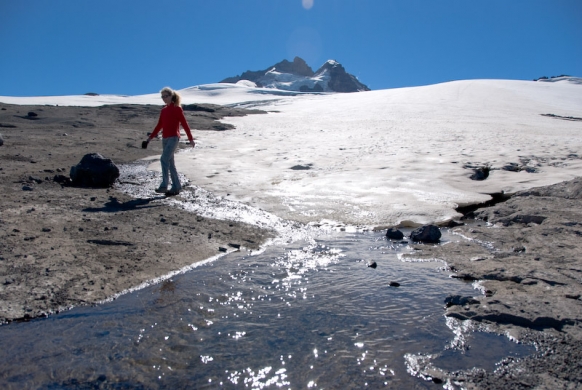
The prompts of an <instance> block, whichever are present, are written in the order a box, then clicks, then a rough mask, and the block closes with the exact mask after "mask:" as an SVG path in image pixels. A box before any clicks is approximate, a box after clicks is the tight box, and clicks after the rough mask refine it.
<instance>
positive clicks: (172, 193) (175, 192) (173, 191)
mask: <svg viewBox="0 0 582 390" xmlns="http://www.w3.org/2000/svg"><path fill="white" fill-rule="evenodd" d="M179 193H180V190H174V189H171V190H170V191H168V192H166V196H176V195H178V194H179Z"/></svg>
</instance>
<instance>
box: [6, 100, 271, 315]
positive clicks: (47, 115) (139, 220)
mask: <svg viewBox="0 0 582 390" xmlns="http://www.w3.org/2000/svg"><path fill="white" fill-rule="evenodd" d="M189 108H190V109H189V110H188V111H186V117H187V119H188V121H189V123H190V125H191V127H192V128H193V129H196V130H194V136H195V137H196V132H197V131H207V130H209V131H216V130H224V129H225V128H226V127H227V126H225V125H224V124H222V123H220V122H219V121H218V119H220V118H221V117H222V116H224V115H229V116H232V115H244V114H245V113H246V112H243V111H241V110H233V109H227V108H220V107H217V106H209V105H203V106H195V107H189ZM160 109H161V107H159V106H132V105H125V106H104V107H97V108H82V107H53V106H28V107H27V106H12V105H6V104H0V134H2V139H3V141H4V144H3V146H1V147H0V194H1V201H0V321H3V322H6V321H13V320H22V319H29V318H34V317H38V316H42V315H45V314H48V313H54V312H58V311H60V310H63V309H65V308H69V307H71V306H77V305H85V304H93V303H96V302H100V301H102V300H104V299H107V298H110V297H112V296H114V295H116V294H118V293H120V292H122V291H124V290H126V289H129V288H132V287H135V286H137V285H139V284H141V283H144V282H147V281H149V280H152V279H154V278H157V277H160V276H163V275H166V274H168V273H169V272H172V271H176V270H178V269H180V268H183V267H185V266H188V265H190V264H192V263H195V262H197V261H200V260H204V259H207V258H209V257H212V256H215V255H217V254H220V253H222V252H223V251H224V250H225V249H226V250H233V249H234V248H238V247H239V246H240V247H242V248H250V249H256V248H258V247H259V246H260V245H261V244H262V243H263V242H264V241H265V240H266V239H268V238H269V237H271V236H272V235H273V233H272V232H269V231H264V230H260V229H258V228H256V227H253V226H248V225H245V224H241V223H236V222H228V221H220V220H214V219H208V218H203V217H201V216H198V215H195V214H192V213H189V212H185V211H183V210H180V209H178V208H175V207H170V206H167V205H163V204H161V203H160V202H157V201H156V200H157V199H159V198H163V196H160V195H158V194H155V193H153V192H152V193H151V196H150V197H148V198H145V199H139V200H136V199H133V198H131V197H129V196H128V195H124V193H122V192H120V191H118V190H116V189H115V187H113V188H110V189H98V188H78V187H74V186H68V185H62V183H61V182H60V180H59V179H58V176H59V175H61V176H68V175H69V171H70V168H71V167H72V166H73V165H76V164H77V163H79V161H80V160H81V158H82V157H83V156H84V155H85V154H87V153H94V152H95V153H100V154H101V155H103V156H104V157H107V158H110V159H112V160H113V162H114V163H115V164H118V165H120V164H128V163H132V162H134V161H136V160H138V159H142V158H145V157H148V156H153V155H159V154H161V142H156V141H154V142H151V143H150V145H149V147H148V149H147V150H143V149H141V141H142V140H143V139H145V138H146V137H147V133H148V132H150V131H151V130H153V127H154V126H155V124H156V123H157V118H158V115H159V111H160ZM182 147H187V144H184V145H183V146H182ZM55 177H57V180H56V181H55Z"/></svg>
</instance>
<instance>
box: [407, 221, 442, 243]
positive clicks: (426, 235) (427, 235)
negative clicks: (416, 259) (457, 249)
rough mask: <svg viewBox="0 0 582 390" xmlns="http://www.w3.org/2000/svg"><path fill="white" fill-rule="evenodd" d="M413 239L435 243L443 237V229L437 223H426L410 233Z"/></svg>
mask: <svg viewBox="0 0 582 390" xmlns="http://www.w3.org/2000/svg"><path fill="white" fill-rule="evenodd" d="M410 238H411V239H412V241H420V242H428V243H435V242H439V241H440V239H441V230H440V229H439V228H438V226H435V225H425V226H421V227H419V228H418V229H415V230H414V231H413V232H412V233H410Z"/></svg>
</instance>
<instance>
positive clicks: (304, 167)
mask: <svg viewBox="0 0 582 390" xmlns="http://www.w3.org/2000/svg"><path fill="white" fill-rule="evenodd" d="M312 165H313V164H306V165H293V166H292V167H291V168H289V169H292V170H294V171H306V170H309V169H311V167H312Z"/></svg>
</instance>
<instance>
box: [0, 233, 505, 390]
mask: <svg viewBox="0 0 582 390" xmlns="http://www.w3.org/2000/svg"><path fill="white" fill-rule="evenodd" d="M448 239H451V237H450V236H445V240H448ZM406 250H410V249H408V248H407V246H406V244H398V243H393V242H390V241H387V240H386V238H385V237H384V236H383V235H382V234H380V233H327V234H322V236H320V237H317V238H316V239H313V240H309V241H306V242H303V243H295V244H289V245H287V246H272V247H269V248H268V249H267V250H265V251H264V252H263V253H260V254H258V255H249V254H246V253H244V252H239V253H232V254H229V255H227V256H226V257H224V258H221V259H218V260H216V261H214V262H211V263H207V264H204V265H203V266H200V267H198V268H195V269H193V270H192V271H190V272H188V273H186V274H183V275H177V276H174V277H172V279H171V280H166V281H164V282H163V283H161V284H159V285H156V286H152V287H149V288H146V289H144V290H140V291H137V292H134V293H131V294H127V295H124V296H121V297H120V298H119V299H117V300H116V301H114V302H110V303H107V304H104V305H100V306H97V307H95V308H77V309H74V310H71V311H70V312H67V313H63V314H61V315H57V316H53V317H50V318H48V319H43V320H38V321H31V322H30V323H23V324H11V325H9V326H3V327H0V336H1V340H3V341H0V349H1V351H0V361H1V362H2V366H3V375H2V378H3V379H2V378H0V381H2V382H3V384H10V386H12V385H18V386H20V387H22V385H25V386H28V387H39V388H48V387H51V386H53V387H55V386H56V387H67V386H69V385H71V386H73V385H75V386H76V384H79V385H84V386H97V385H103V383H105V384H106V385H107V384H109V385H110V386H112V384H116V385H119V384H121V383H123V384H126V385H128V386H133V387H140V386H141V387H145V388H167V387H174V388H182V387H185V386H189V387H194V388H217V387H222V388H236V387H245V388H252V389H262V388H302V387H308V388H314V389H316V388H361V387H363V386H368V387H370V388H378V387H385V386H392V387H400V388H403V387H411V386H412V387H414V386H416V387H418V386H421V387H423V386H424V383H427V384H428V382H425V381H424V380H423V379H422V378H416V377H413V376H411V375H410V374H409V373H408V372H407V366H406V364H407V362H406V359H405V355H406V354H420V353H422V354H439V353H442V352H443V351H444V350H445V348H446V347H447V345H448V344H450V343H451V340H453V339H454V338H455V337H456V336H455V334H454V333H453V332H452V331H451V329H450V328H449V327H448V326H447V324H446V321H445V318H444V317H443V313H444V311H443V305H444V299H445V298H446V296H447V295H448V294H460V295H464V296H474V295H478V294H479V292H478V291H476V290H474V289H473V287H472V286H471V285H470V284H466V283H462V282H460V281H458V280H455V279H451V278H449V277H448V274H447V273H446V272H443V268H442V264H440V263H434V262H433V263H405V262H402V261H400V260H398V258H397V254H398V253H400V252H402V251H406ZM370 260H374V261H376V262H377V264H378V267H377V268H375V269H373V268H370V267H368V266H367V264H368V262H369V261H370ZM391 281H398V282H399V284H400V287H397V288H396V287H391V286H390V285H389V283H390V282H391ZM8 340H13V341H11V342H8ZM503 356H504V355H501V356H500V357H499V358H501V357H503ZM455 358H456V357H455ZM492 359H494V358H492ZM444 363H447V361H444ZM106 385H104V386H105V387H106ZM10 386H8V387H10ZM18 386H14V387H13V388H17V387H18ZM73 387H74V386H73Z"/></svg>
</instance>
